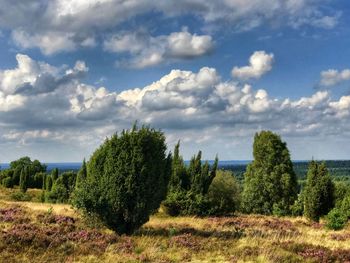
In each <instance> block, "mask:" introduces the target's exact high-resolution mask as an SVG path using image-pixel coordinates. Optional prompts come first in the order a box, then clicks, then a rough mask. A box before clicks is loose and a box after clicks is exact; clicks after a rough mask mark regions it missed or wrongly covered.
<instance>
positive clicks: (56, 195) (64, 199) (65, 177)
mask: <svg viewBox="0 0 350 263" xmlns="http://www.w3.org/2000/svg"><path fill="white" fill-rule="evenodd" d="M75 181H76V174H75V173H74V172H65V173H63V174H61V175H60V176H59V177H58V178H57V179H56V180H55V182H54V184H53V186H52V189H51V191H47V192H46V195H45V199H46V202H48V203H68V202H69V199H70V196H71V194H72V192H73V190H74V187H75Z"/></svg>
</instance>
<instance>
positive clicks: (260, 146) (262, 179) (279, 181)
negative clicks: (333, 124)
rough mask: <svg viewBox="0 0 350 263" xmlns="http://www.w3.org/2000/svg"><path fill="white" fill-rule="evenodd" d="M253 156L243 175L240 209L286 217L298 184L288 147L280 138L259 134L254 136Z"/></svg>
mask: <svg viewBox="0 0 350 263" xmlns="http://www.w3.org/2000/svg"><path fill="white" fill-rule="evenodd" d="M253 156H254V160H253V162H252V163H250V164H249V165H248V166H247V170H246V172H245V175H244V191H243V210H244V211H245V212H248V213H261V214H272V213H275V214H279V215H281V214H289V213H290V207H291V206H292V205H293V203H294V201H295V199H296V198H297V192H298V185H297V178H296V175H295V173H294V170H293V164H292V161H291V159H290V154H289V150H288V148H287V144H286V143H285V142H283V141H282V140H281V138H280V136H279V135H277V134H275V133H272V132H271V131H261V132H260V133H256V134H255V137H254V144H253Z"/></svg>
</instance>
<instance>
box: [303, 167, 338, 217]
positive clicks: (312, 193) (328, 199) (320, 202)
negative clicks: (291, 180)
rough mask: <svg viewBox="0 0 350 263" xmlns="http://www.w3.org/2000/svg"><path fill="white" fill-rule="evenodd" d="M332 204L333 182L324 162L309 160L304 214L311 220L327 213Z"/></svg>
mask: <svg viewBox="0 0 350 263" xmlns="http://www.w3.org/2000/svg"><path fill="white" fill-rule="evenodd" d="M333 206H334V184H333V182H332V180H331V177H330V175H329V172H328V170H327V167H326V164H325V163H321V164H319V163H317V162H315V161H311V162H310V164H309V168H308V172H307V179H306V186H305V196H304V211H305V216H306V217H307V218H309V219H311V220H313V221H319V219H320V217H321V216H323V215H327V214H328V212H329V211H330V210H331V209H332V207H333Z"/></svg>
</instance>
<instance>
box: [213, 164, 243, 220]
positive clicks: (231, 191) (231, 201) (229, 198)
mask: <svg viewBox="0 0 350 263" xmlns="http://www.w3.org/2000/svg"><path fill="white" fill-rule="evenodd" d="M208 198H209V202H210V208H209V212H208V213H209V214H211V215H229V214H233V213H234V212H235V211H236V210H237V209H238V207H239V204H240V186H239V184H238V182H237V180H236V179H235V177H234V175H233V174H232V172H230V171H223V170H219V171H217V173H216V176H215V178H214V180H213V182H212V183H211V185H210V187H209V191H208Z"/></svg>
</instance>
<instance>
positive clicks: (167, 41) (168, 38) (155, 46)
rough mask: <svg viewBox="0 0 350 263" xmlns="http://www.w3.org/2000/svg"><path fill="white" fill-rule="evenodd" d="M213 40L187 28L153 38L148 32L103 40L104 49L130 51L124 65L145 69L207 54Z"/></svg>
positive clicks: (212, 44) (126, 33)
mask: <svg viewBox="0 0 350 263" xmlns="http://www.w3.org/2000/svg"><path fill="white" fill-rule="evenodd" d="M213 46H214V43H213V40H212V38H211V36H209V35H196V34H193V35H192V34H190V33H189V32H187V31H181V32H173V33H171V34H170V35H161V36H157V37H152V36H150V35H148V34H147V33H145V32H136V33H135V32H124V33H123V34H118V35H113V36H111V37H109V38H108V39H106V40H105V41H104V49H105V50H107V51H110V52H116V53H124V52H125V53H129V54H130V56H131V58H130V61H124V62H123V63H121V64H122V65H125V66H129V67H133V68H144V67H148V66H154V65H158V64H160V63H162V62H166V61H170V60H174V59H192V58H196V57H199V56H203V55H206V54H208V53H209V52H210V51H211V50H212V49H213Z"/></svg>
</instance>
